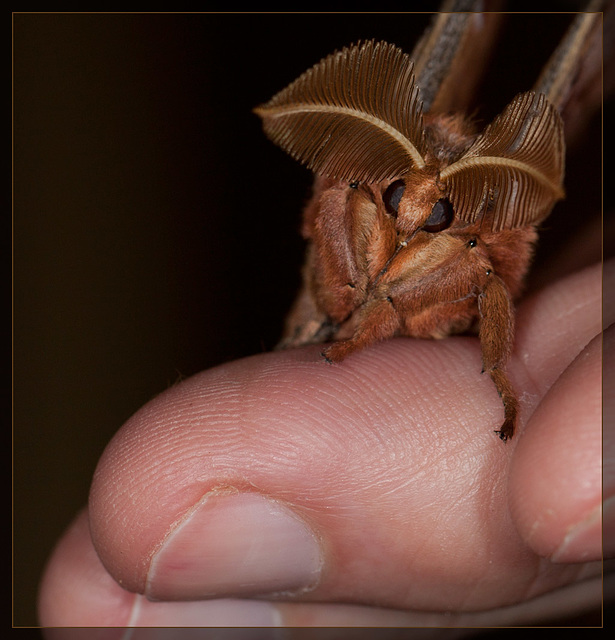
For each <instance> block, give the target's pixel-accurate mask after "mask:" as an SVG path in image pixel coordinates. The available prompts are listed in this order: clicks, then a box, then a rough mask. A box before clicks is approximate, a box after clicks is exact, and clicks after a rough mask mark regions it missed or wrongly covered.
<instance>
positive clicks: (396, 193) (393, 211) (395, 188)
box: [382, 180, 406, 218]
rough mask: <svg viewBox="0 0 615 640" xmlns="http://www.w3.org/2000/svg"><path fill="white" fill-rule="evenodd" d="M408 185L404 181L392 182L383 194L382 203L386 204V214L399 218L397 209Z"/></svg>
mask: <svg viewBox="0 0 615 640" xmlns="http://www.w3.org/2000/svg"><path fill="white" fill-rule="evenodd" d="M405 188H406V185H405V183H404V181H403V180H395V182H391V184H390V185H389V186H388V187H387V188H386V189H385V191H384V193H383V194H382V202H384V208H385V209H386V212H387V213H388V214H389V215H390V216H393V217H394V218H396V217H397V209H399V201H400V200H401V197H402V196H403V195H404V189H405Z"/></svg>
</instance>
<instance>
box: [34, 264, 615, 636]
mask: <svg viewBox="0 0 615 640" xmlns="http://www.w3.org/2000/svg"><path fill="white" fill-rule="evenodd" d="M614 267H615V264H613V263H612V264H610V265H609V264H607V265H605V268H604V278H605V285H604V286H605V288H607V289H608V284H607V279H608V280H609V281H610V280H612V279H613V274H614V271H615V268H614ZM611 288H612V287H611ZM600 303H601V268H600V267H599V266H597V267H593V268H590V269H587V270H584V271H582V272H580V273H578V274H575V275H573V276H571V277H568V278H565V279H564V280H561V281H559V282H558V283H556V284H554V285H552V286H550V287H549V288H547V289H546V290H544V291H543V292H541V293H539V294H537V295H536V296H534V297H533V298H531V299H529V300H527V301H525V302H524V303H523V304H522V305H521V306H520V308H519V312H518V315H517V332H516V340H515V352H514V354H513V357H512V359H511V362H510V364H509V368H508V370H509V374H510V378H511V380H512V382H513V385H514V386H515V388H516V389H517V390H518V393H519V398H520V408H521V412H520V421H519V431H518V434H517V435H516V436H515V437H514V438H513V440H512V441H510V442H508V443H506V444H503V443H502V442H501V441H500V440H499V438H497V437H496V435H495V434H494V433H493V431H494V429H497V428H498V426H499V424H500V421H501V417H502V406H501V402H500V399H499V398H498V396H497V393H496V392H495V389H494V387H493V385H492V383H491V381H490V379H489V378H487V377H486V376H481V375H480V369H481V358H480V346H479V344H478V341H477V340H476V339H474V338H468V337H452V338H448V339H445V340H442V341H424V340H413V339H394V340H390V341H386V342H383V343H381V344H378V345H376V346H374V347H372V348H369V349H367V350H365V351H362V352H360V353H357V354H356V355H353V356H352V357H350V358H348V359H347V360H346V361H344V362H343V363H341V364H337V365H333V366H327V365H325V364H324V363H323V361H322V359H321V358H320V356H319V352H320V348H319V347H310V348H302V349H297V350H291V351H287V352H276V353H270V354H263V355H260V356H255V357H252V358H247V359H244V360H240V361H237V362H231V363H229V364H225V365H222V366H219V367H216V368H214V369H212V370H209V371H205V372H203V373H201V374H199V375H196V376H194V377H192V378H190V379H188V380H185V381H183V382H181V383H180V384H178V385H176V386H174V387H172V388H170V389H168V390H167V391H165V392H164V393H162V394H161V395H160V396H158V397H157V398H155V399H154V400H152V401H151V402H150V403H148V404H147V405H146V406H145V407H143V409H141V410H140V411H138V412H137V413H136V414H135V415H134V416H133V417H132V418H131V419H130V420H129V421H128V422H127V423H126V424H125V425H124V427H123V428H122V429H121V430H120V431H119V432H118V433H117V435H116V436H115V437H114V438H113V440H112V441H111V443H110V444H109V445H108V447H107V449H106V451H105V453H104V454H103V456H102V458H101V460H100V463H99V465H98V468H97V470H96V473H95V476H94V480H93V484H92V489H91V495H90V501H89V507H88V513H89V518H88V513H86V512H85V511H84V512H83V513H82V514H80V515H79V516H78V517H77V519H76V520H75V522H74V523H73V524H72V525H71V527H70V528H69V529H68V531H67V533H66V534H65V536H64V538H63V539H62V540H61V541H60V543H59V545H58V547H57V549H56V551H55V553H54V555H53V557H52V559H51V560H50V563H49V566H48V568H47V571H46V574H45V576H44V579H43V583H42V587H41V597H40V606H39V611H40V620H41V623H42V625H44V626H47V625H50V626H55V625H58V626H73V625H75V626H89V625H91V626H116V627H123V626H128V625H135V626H176V627H179V626H242V625H246V626H273V625H282V626H335V625H341V626H354V625H356V626H388V625H391V626H396V627H403V626H438V627H442V626H447V627H466V628H472V627H480V626H511V625H525V624H534V623H536V622H541V621H546V620H549V619H553V618H555V617H561V616H562V615H568V616H570V615H574V614H577V613H581V612H584V611H587V610H590V609H593V608H595V607H597V606H599V603H600V601H601V594H602V578H601V568H602V565H601V562H600V560H601V530H600V524H601V519H600V518H601V517H600V513H601V511H600V508H601V500H602V496H601V489H602V486H601V478H602V469H601V453H602V433H601V409H602V406H601V373H602V371H601V360H602V357H601V356H602V345H601V315H600V311H601V305H600ZM604 314H605V322H604V327H605V334H604V348H605V354H606V352H607V351H609V350H610V349H611V348H612V347H613V346H614V344H615V343H614V341H613V337H612V332H613V328H612V327H611V328H610V329H607V327H608V325H609V324H610V323H611V322H612V320H613V316H614V315H615V309H612V308H607V307H605V310H604ZM609 352H610V351H609ZM605 358H606V356H605ZM606 366H607V361H606V359H605V367H606ZM608 400H609V398H605V402H606V401H608ZM612 449H613V441H612V433H607V432H605V461H606V462H607V463H608V462H610V460H612V455H609V454H610V453H612ZM607 471H608V470H607V469H606V468H605V486H604V497H605V499H606V500H607V503H606V505H605V506H606V509H605V513H604V521H605V527H606V526H608V525H610V524H612V521H613V515H612V513H613V509H612V502H613V499H612V495H613V492H614V487H613V486H612V484H613V482H614V479H613V475H612V474H609V473H607ZM609 498H610V500H609ZM612 545H613V540H612V537H611V538H610V539H609V538H608V537H605V550H604V551H605V555H607V556H612V555H613V548H612ZM142 594H144V595H142Z"/></svg>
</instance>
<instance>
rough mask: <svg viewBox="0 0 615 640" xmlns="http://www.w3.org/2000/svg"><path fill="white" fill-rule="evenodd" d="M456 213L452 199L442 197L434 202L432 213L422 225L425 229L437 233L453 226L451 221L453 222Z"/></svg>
mask: <svg viewBox="0 0 615 640" xmlns="http://www.w3.org/2000/svg"><path fill="white" fill-rule="evenodd" d="M454 215H455V212H454V211H453V205H452V204H451V201H450V200H449V199H448V198H441V199H440V200H438V202H436V204H434V206H433V208H432V210H431V215H430V216H429V218H427V220H425V224H424V225H423V227H422V228H423V231H427V232H429V233H437V232H438V231H443V230H444V229H448V227H450V226H451V222H453V217H454Z"/></svg>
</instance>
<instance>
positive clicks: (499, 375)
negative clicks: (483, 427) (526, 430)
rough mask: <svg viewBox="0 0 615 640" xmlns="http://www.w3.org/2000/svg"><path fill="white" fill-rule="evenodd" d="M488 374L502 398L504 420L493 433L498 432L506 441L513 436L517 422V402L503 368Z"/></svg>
mask: <svg viewBox="0 0 615 640" xmlns="http://www.w3.org/2000/svg"><path fill="white" fill-rule="evenodd" d="M489 376H490V377H491V379H492V380H493V382H494V384H495V388H496V389H497V390H498V393H499V394H500V398H502V403H503V404H504V422H503V423H502V426H501V427H500V428H499V429H496V431H495V433H497V434H498V436H499V437H500V439H501V440H502V441H503V442H506V441H507V440H509V439H510V438H512V437H513V435H514V433H515V426H516V424H517V412H518V410H519V403H518V402H517V396H516V395H515V392H514V390H513V388H512V385H511V384H510V381H509V380H508V377H507V376H506V372H505V371H504V370H503V369H497V368H495V369H492V370H491V371H489Z"/></svg>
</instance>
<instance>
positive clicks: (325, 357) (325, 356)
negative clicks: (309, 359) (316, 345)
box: [320, 351, 333, 364]
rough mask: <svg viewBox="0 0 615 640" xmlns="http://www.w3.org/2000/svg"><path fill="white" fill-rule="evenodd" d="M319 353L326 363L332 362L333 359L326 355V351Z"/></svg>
mask: <svg viewBox="0 0 615 640" xmlns="http://www.w3.org/2000/svg"><path fill="white" fill-rule="evenodd" d="M320 355H321V356H322V357H323V358H324V359H325V362H326V363H327V364H333V360H331V358H329V356H327V352H326V351H321V352H320Z"/></svg>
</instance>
